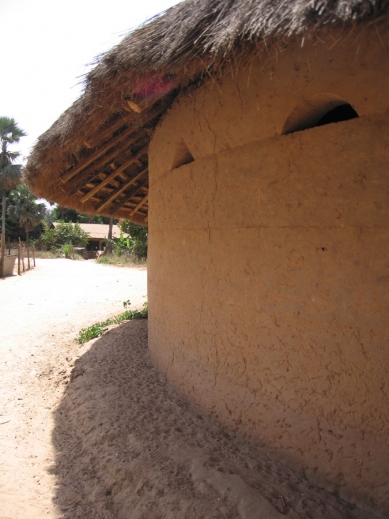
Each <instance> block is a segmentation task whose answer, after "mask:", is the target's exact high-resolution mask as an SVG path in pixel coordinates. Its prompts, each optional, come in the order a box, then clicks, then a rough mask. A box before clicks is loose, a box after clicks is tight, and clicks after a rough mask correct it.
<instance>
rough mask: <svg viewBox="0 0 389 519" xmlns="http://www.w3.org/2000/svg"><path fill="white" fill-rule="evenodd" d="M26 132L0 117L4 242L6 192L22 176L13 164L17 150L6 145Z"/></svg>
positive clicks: (18, 181) (3, 241) (0, 181)
mask: <svg viewBox="0 0 389 519" xmlns="http://www.w3.org/2000/svg"><path fill="white" fill-rule="evenodd" d="M25 135H26V134H25V133H24V131H23V130H22V129H20V128H19V127H18V125H17V124H16V121H15V119H12V118H10V117H0V189H1V201H2V214H1V233H2V243H3V244H4V243H5V204H6V200H5V197H6V192H7V191H8V190H9V189H12V188H13V187H16V186H17V185H18V184H19V183H20V180H21V177H22V166H21V165H20V164H14V162H15V160H16V159H17V158H18V157H19V155H20V154H19V152H15V151H9V150H8V145H9V144H13V143H15V142H19V140H20V138H21V137H24V136H25ZM3 250H4V249H3ZM3 263H4V254H2V259H1V272H3V270H4V268H3Z"/></svg>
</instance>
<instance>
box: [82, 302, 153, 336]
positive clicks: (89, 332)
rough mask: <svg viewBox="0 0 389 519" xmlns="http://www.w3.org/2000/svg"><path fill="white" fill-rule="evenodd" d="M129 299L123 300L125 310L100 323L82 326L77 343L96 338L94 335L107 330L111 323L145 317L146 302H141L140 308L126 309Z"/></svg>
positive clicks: (100, 334) (99, 334)
mask: <svg viewBox="0 0 389 519" xmlns="http://www.w3.org/2000/svg"><path fill="white" fill-rule="evenodd" d="M130 305H131V303H130V301H124V302H123V306H124V308H126V310H125V311H124V312H123V313H122V314H120V315H117V316H116V317H110V318H109V319H107V320H106V321H102V322H101V323H95V324H92V325H91V326H89V327H88V328H82V330H80V331H79V333H78V337H77V339H76V340H77V342H78V343H79V344H84V342H88V341H91V340H92V339H96V337H101V336H102V335H103V333H104V332H106V331H107V330H108V328H107V327H108V326H111V325H112V324H120V323H122V322H123V321H131V320H132V319H147V316H148V307H147V302H146V303H143V309H142V310H127V307H128V306H130Z"/></svg>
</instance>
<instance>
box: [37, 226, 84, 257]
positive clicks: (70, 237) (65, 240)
mask: <svg viewBox="0 0 389 519" xmlns="http://www.w3.org/2000/svg"><path fill="white" fill-rule="evenodd" d="M41 238H42V241H43V243H44V244H45V247H46V249H48V250H50V249H58V248H60V247H62V246H63V245H73V246H74V247H77V246H81V247H85V245H86V244H87V243H88V240H89V234H88V233H87V232H85V231H83V230H82V229H81V227H80V225H79V224H78V223H75V224H73V223H65V222H58V223H57V224H56V226H55V228H54V229H52V228H50V227H49V226H47V225H46V226H45V231H44V233H43V234H42V236H41Z"/></svg>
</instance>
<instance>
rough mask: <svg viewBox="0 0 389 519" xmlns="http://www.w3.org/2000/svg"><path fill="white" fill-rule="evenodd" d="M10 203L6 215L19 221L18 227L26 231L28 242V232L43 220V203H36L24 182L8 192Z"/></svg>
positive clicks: (44, 208) (44, 210)
mask: <svg viewBox="0 0 389 519" xmlns="http://www.w3.org/2000/svg"><path fill="white" fill-rule="evenodd" d="M10 199H11V204H12V205H10V206H9V207H8V211H7V212H8V215H9V216H10V217H11V218H12V219H13V220H16V221H17V222H19V225H20V227H22V229H24V231H25V233H26V242H27V243H28V235H29V232H30V231H32V230H33V229H34V228H35V227H37V226H38V225H39V224H40V223H41V222H43V220H44V218H45V214H46V207H45V204H40V203H37V201H36V200H37V198H36V197H35V196H34V195H33V194H32V193H31V191H30V190H29V189H28V187H27V186H26V185H25V184H20V185H19V186H18V187H17V188H16V189H14V190H13V191H11V193H10Z"/></svg>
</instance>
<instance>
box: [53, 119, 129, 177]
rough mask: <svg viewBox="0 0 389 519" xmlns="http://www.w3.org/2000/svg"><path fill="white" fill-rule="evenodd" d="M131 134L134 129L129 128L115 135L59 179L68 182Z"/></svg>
mask: <svg viewBox="0 0 389 519" xmlns="http://www.w3.org/2000/svg"><path fill="white" fill-rule="evenodd" d="M132 133H134V129H133V128H131V127H130V128H127V129H126V130H124V131H123V132H122V133H121V134H119V135H117V136H116V137H115V138H114V139H111V140H110V141H108V142H107V143H106V145H105V146H103V147H102V148H98V149H97V150H95V151H94V152H93V153H91V154H90V155H89V156H88V157H86V158H85V159H84V160H82V161H81V162H79V163H78V165H77V166H76V167H75V168H72V169H71V170H69V171H67V172H66V173H64V174H63V175H62V176H61V177H59V178H60V180H61V181H62V182H63V183H65V182H68V181H69V180H70V179H71V178H73V177H75V176H76V175H77V173H80V171H82V170H83V169H85V168H86V167H87V166H89V164H92V162H94V161H95V160H96V159H98V158H100V157H101V156H102V155H105V154H106V152H107V151H108V150H110V149H111V148H113V147H114V146H116V145H117V144H118V143H119V142H121V141H122V140H123V139H125V138H126V137H128V136H129V135H131V134H132ZM111 155H112V154H111ZM111 158H112V157H111ZM110 160H111V159H110Z"/></svg>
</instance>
